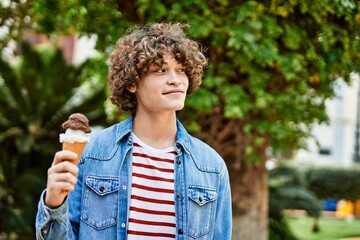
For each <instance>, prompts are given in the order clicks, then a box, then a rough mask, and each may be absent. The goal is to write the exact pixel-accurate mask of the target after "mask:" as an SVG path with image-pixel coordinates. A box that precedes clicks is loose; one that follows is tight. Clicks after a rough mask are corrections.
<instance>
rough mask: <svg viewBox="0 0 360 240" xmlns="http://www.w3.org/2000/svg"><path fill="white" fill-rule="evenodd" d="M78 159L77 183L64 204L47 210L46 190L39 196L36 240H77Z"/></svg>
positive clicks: (80, 172)
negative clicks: (45, 201)
mask: <svg viewBox="0 0 360 240" xmlns="http://www.w3.org/2000/svg"><path fill="white" fill-rule="evenodd" d="M82 163H83V160H82V159H80V163H79V175H78V181H77V183H76V185H75V190H74V191H73V192H71V193H70V194H69V195H68V197H67V198H66V200H65V202H64V203H63V204H62V205H61V206H60V207H59V208H56V209H51V208H48V207H47V206H46V205H45V203H44V199H45V194H46V190H45V191H44V192H43V193H42V194H41V198H40V201H39V205H38V212H37V215H36V224H35V227H36V239H37V240H46V239H51V240H56V239H59V240H60V239H61V240H77V239H78V233H79V222H80V208H81V192H82V180H81V179H82V175H83V174H82V170H81V168H82V165H83V164H82Z"/></svg>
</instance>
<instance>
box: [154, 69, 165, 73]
mask: <svg viewBox="0 0 360 240" xmlns="http://www.w3.org/2000/svg"><path fill="white" fill-rule="evenodd" d="M153 72H154V73H164V72H166V70H165V69H163V68H159V69H154V71H153Z"/></svg>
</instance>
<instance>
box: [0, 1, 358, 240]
mask: <svg viewBox="0 0 360 240" xmlns="http://www.w3.org/2000/svg"><path fill="white" fill-rule="evenodd" d="M0 6H1V9H0V49H1V52H0V54H1V60H0V212H1V214H0V232H1V235H0V239H7V238H9V239H34V232H33V231H34V230H33V226H34V218H35V213H36V206H37V201H38V198H39V195H40V193H41V191H42V190H43V189H44V187H45V184H46V171H47V168H48V167H49V166H50V164H51V162H52V158H53V154H54V153H55V152H56V151H57V150H58V149H60V145H59V143H58V134H59V132H61V131H62V129H61V128H60V126H61V123H62V122H63V121H64V120H65V119H66V118H67V117H68V115H69V114H70V113H72V112H82V113H84V114H85V115H87V116H88V118H89V119H90V122H91V125H92V126H101V127H106V126H109V125H110V124H113V123H115V122H118V121H119V120H120V119H122V118H123V117H124V116H121V115H119V114H118V113H117V111H116V109H115V108H114V107H112V106H111V104H110V103H109V101H108V100H107V83H106V78H107V62H106V59H107V56H108V53H109V52H110V51H111V48H112V46H113V45H114V44H115V42H116V40H117V39H118V38H119V37H120V36H122V35H123V34H124V32H125V31H126V29H127V28H128V27H130V26H133V25H134V24H144V23H154V22H159V21H166V22H169V21H172V22H174V21H180V22H184V23H187V24H189V29H188V33H189V36H191V37H192V38H194V39H196V40H197V41H198V42H199V43H200V44H201V45H202V46H203V47H204V48H205V49H206V50H207V51H206V55H207V57H208V58H209V61H210V65H209V67H208V69H207V70H206V75H205V78H204V80H203V84H202V87H201V88H200V89H199V90H198V91H197V92H196V93H194V94H193V95H191V96H189V97H188V98H187V103H186V106H187V107H186V109H185V110H184V111H181V112H179V114H178V117H179V118H180V119H181V121H182V122H183V123H184V124H185V125H186V127H187V129H188V130H189V132H191V133H192V134H193V135H195V136H197V137H199V138H201V139H203V140H204V141H205V142H207V143H208V144H210V145H211V146H212V147H214V148H215V149H216V150H217V151H218V152H219V153H220V155H221V156H222V157H223V158H224V159H225V161H226V163H227V165H228V168H229V171H230V178H231V187H232V192H233V216H234V237H233V238H234V239H251V240H253V239H254V240H257V239H260V240H263V239H268V238H269V239H293V238H295V237H296V236H295V235H293V233H292V232H294V231H293V230H292V227H291V226H292V225H291V224H290V227H289V224H287V221H286V218H287V217H286V216H285V215H284V214H283V211H282V210H283V209H303V210H306V212H307V213H308V216H311V217H312V219H313V220H314V222H315V228H314V229H313V230H314V232H316V230H319V231H325V229H326V227H325V229H324V227H321V225H320V224H317V223H318V222H319V218H321V217H320V216H321V215H320V210H321V209H322V206H321V204H320V203H321V201H322V200H324V199H325V198H334V199H341V198H346V199H351V200H356V199H358V198H360V194H359V192H358V189H359V187H358V186H359V180H357V178H355V177H354V178H350V179H352V180H349V181H352V182H354V183H357V185H351V186H350V188H351V189H353V190H354V191H350V192H349V191H346V192H345V193H341V194H337V195H336V194H335V193H334V189H332V190H331V189H329V190H328V191H325V195H324V194H323V193H321V191H318V189H319V188H312V187H311V186H318V185H319V184H320V185H321V183H323V182H324V181H323V180H324V179H327V178H328V177H327V176H328V175H326V174H330V173H328V172H329V171H327V173H326V174H325V175H323V178H320V180H317V181H313V182H310V181H305V180H309V179H312V178H310V177H305V178H302V179H305V180H301V181H300V180H299V179H301V177H299V178H297V177H296V176H298V175H300V176H301V175H302V174H305V176H310V175H306V174H310V173H308V171H305V170H304V171H300V173H298V172H299V171H298V168H297V167H294V168H288V169H287V170H286V171H284V172H282V173H281V174H280V175H278V173H275V172H277V171H280V170H281V168H276V169H275V170H274V171H273V170H272V171H271V172H269V171H268V170H267V169H266V167H265V163H266V160H267V159H269V158H270V157H273V156H276V157H277V158H278V159H285V158H288V156H291V154H292V153H293V152H294V151H295V150H296V149H299V148H303V147H305V141H306V139H307V138H308V137H310V135H311V130H312V128H313V126H314V124H320V123H327V122H328V121H329V118H328V116H327V114H326V111H325V110H326V109H325V101H326V100H327V99H331V98H333V97H334V96H335V93H334V85H335V82H336V79H338V78H339V77H342V78H343V79H344V81H345V82H347V83H350V74H351V73H354V72H355V73H359V72H360V71H359V70H360V61H359V60H360V51H359V50H360V3H359V2H358V1H355V0H334V1H327V0H318V1H310V0H288V1H283V0H264V1H227V0H210V1H205V0H184V1H159V0H154V1H149V0H136V1H128V0H125V1H122V0H107V1H105V0H97V1H90V0H67V1H65V0H37V1H35V0H23V1H20V0H19V1H11V0H3V1H1V3H0ZM81 37H89V38H90V37H91V38H92V39H96V41H95V46H94V48H95V49H96V50H97V51H98V52H97V54H96V55H93V56H92V57H91V58H87V59H86V60H85V61H82V62H76V61H74V58H75V55H77V56H79V55H80V56H81V55H83V56H88V55H89V52H86V51H89V50H83V52H81V51H80V52H74V46H73V44H75V43H77V44H79V43H78V42H77V41H76V40H77V39H79V38H81ZM80 44H81V43H80ZM354 169H356V168H354ZM320 170H321V169H320ZM320 170H319V171H320ZM281 171H283V170H281ZM281 171H280V172H281ZM304 172H306V173H304ZM340 172H341V174H343V175H341V176H344V174H345V175H350V176H354V175H351V174H353V173H352V172H351V173H349V169H341V171H340ZM339 174H340V173H339ZM315 175H316V174H315ZM355 175H356V174H355ZM278 176H281V177H280V178H277V177H278ZM284 176H285V179H289V178H290V179H292V180H291V181H284V180H283V179H284ZM312 176H314V175H312ZM278 179H282V180H280V181H278ZM315 179H316V178H315ZM335 179H336V178H335ZM340 179H343V178H340ZM272 180H274V181H272ZM279 182H280V183H279ZM334 182H335V183H336V182H339V181H338V180H335V181H334ZM315 183H316V184H315ZM317 184H318V185H317ZM320 188H324V186H321V187H320ZM340 188H341V187H340ZM290 223H291V221H290ZM320 223H321V219H320ZM355 223H356V221H355ZM357 224H358V222H357ZM309 231H310V230H309ZM358 235H360V233H359V234H358ZM340 237H341V236H340ZM298 238H299V237H298ZM299 239H301V238H299ZM319 239H321V238H319Z"/></svg>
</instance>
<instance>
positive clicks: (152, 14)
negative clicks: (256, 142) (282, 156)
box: [27, 0, 360, 155]
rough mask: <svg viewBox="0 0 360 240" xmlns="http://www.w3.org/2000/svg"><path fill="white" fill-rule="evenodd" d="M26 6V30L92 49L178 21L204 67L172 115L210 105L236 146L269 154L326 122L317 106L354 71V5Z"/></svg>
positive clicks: (201, 1)
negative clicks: (230, 126) (140, 26)
mask: <svg viewBox="0 0 360 240" xmlns="http://www.w3.org/2000/svg"><path fill="white" fill-rule="evenodd" d="M27 5H30V6H31V7H30V8H29V12H28V13H29V16H31V19H32V23H33V25H32V26H33V27H35V28H37V29H39V30H40V31H43V32H47V33H54V32H68V31H76V32H80V33H81V34H96V35H97V37H98V41H97V47H98V49H101V50H104V49H107V47H108V46H111V45H112V44H114V42H115V41H116V39H117V38H118V37H119V36H120V35H121V34H122V33H123V32H124V31H125V29H126V28H127V27H129V26H131V25H133V24H134V23H152V22H157V21H181V22H185V23H188V24H189V26H190V28H189V33H190V35H191V36H192V37H194V38H196V39H199V41H200V42H201V44H202V45H203V46H204V47H205V48H206V49H208V52H207V54H208V57H209V59H210V69H209V71H208V73H207V75H206V78H205V80H204V84H203V89H202V90H201V91H198V92H196V93H195V94H193V95H192V96H190V97H189V99H188V103H189V109H190V110H191V111H187V113H188V114H186V113H185V114H182V115H181V117H182V118H190V119H193V118H194V117H193V116H188V115H189V113H191V114H194V113H202V112H208V111H211V109H213V108H216V107H218V106H220V108H221V109H222V111H223V113H224V116H225V117H226V118H228V119H241V120H242V121H244V124H243V125H244V126H245V125H246V126H248V130H249V129H250V131H249V132H248V135H245V136H244V137H245V138H247V137H249V138H251V136H252V135H254V134H255V135H256V134H258V133H259V132H260V133H261V135H266V136H269V137H270V139H271V141H270V142H264V145H265V144H270V146H271V147H272V148H273V150H274V151H275V152H276V151H282V150H284V149H286V148H288V145H289V143H291V145H293V146H299V144H302V143H303V141H302V139H304V138H306V137H308V136H309V135H308V133H309V131H310V130H311V127H312V124H313V123H314V122H318V123H324V122H327V121H328V118H327V116H326V112H325V104H324V103H325V100H326V99H328V98H331V97H333V96H334V81H335V80H336V79H337V78H338V77H340V76H341V77H344V78H345V79H346V81H348V80H349V74H350V73H351V72H354V71H355V72H358V71H359V69H360V64H359V62H360V61H359V59H360V56H359V54H358V53H359V52H360V51H359V50H360V40H359V37H358V36H359V32H360V27H359V26H360V24H359V23H360V13H359V9H360V5H359V3H358V2H356V1H352V0H347V1H325V0H322V1H310V0H306V1H299V0H291V1H280V0H267V1H240V2H234V1H233V2H232V1H205V0H196V1H189V0H187V1H181V2H176V1H175V2H174V1H160V0H157V1H144V0H137V1H116V0H112V1H110V2H109V1H103V0H101V1H97V2H96V3H95V2H93V1H86V0H81V1H43V0H42V1H28V3H27ZM58 13H61V14H58ZM184 13H186V14H184ZM195 115H197V114H195ZM194 120H195V119H194ZM192 125H196V123H195V124H192ZM200 125H201V124H200ZM258 126H260V127H258ZM197 129H199V128H197ZM200 130H201V128H200ZM293 146H292V147H293ZM252 154H260V153H257V152H256V151H255V152H253V153H252ZM260 155H261V154H260Z"/></svg>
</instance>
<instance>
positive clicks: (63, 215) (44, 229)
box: [35, 190, 72, 240]
mask: <svg viewBox="0 0 360 240" xmlns="http://www.w3.org/2000/svg"><path fill="white" fill-rule="evenodd" d="M45 194H46V190H44V191H43V193H42V194H41V197H40V201H39V204H38V212H37V215H36V223H35V227H36V239H37V240H45V239H54V240H56V239H59V240H60V239H62V240H63V239H66V240H70V239H72V233H71V226H70V222H69V220H68V217H67V216H68V201H67V200H65V202H64V203H63V204H62V205H61V206H60V207H58V208H56V209H51V208H49V207H47V206H46V205H45V203H44V198H45Z"/></svg>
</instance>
